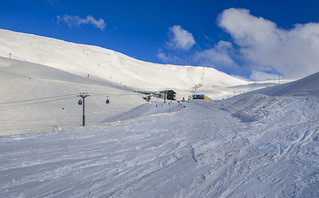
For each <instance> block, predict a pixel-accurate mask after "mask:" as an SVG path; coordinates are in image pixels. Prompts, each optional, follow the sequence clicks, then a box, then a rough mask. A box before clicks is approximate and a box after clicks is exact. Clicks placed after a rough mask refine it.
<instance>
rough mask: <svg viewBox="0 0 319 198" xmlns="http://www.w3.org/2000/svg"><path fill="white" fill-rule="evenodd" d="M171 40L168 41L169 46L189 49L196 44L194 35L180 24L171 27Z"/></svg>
mask: <svg viewBox="0 0 319 198" xmlns="http://www.w3.org/2000/svg"><path fill="white" fill-rule="evenodd" d="M169 36H170V40H169V42H168V43H167V46H168V47H169V48H173V49H182V50H189V49H190V48H192V47H193V46H194V45H195V43H196V42H195V40H194V37H193V35H192V34H191V33H189V32H188V31H187V30H184V29H183V28H182V27H181V26H180V25H174V26H173V27H170V28H169Z"/></svg>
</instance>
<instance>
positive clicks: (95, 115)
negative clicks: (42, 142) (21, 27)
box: [0, 58, 145, 135]
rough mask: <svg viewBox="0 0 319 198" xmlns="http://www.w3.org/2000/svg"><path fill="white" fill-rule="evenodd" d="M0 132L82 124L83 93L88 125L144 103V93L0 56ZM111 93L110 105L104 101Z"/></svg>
mask: <svg viewBox="0 0 319 198" xmlns="http://www.w3.org/2000/svg"><path fill="white" fill-rule="evenodd" d="M0 75H1V78H0V83H1V84H2V86H1V89H0V94H1V95H2V98H1V100H0V120H1V125H0V134H1V135H6V134H13V133H21V131H23V132H24V133H25V132H36V131H43V130H53V129H57V128H60V127H68V126H69V127H70V126H80V125H81V121H82V106H79V105H78V104H77V101H78V100H79V99H80V98H78V97H77V95H79V94H80V93H81V92H88V93H90V94H91V96H90V97H88V98H87V99H86V103H87V104H86V111H87V112H86V114H87V116H86V118H87V124H93V123H97V122H100V121H102V120H104V119H105V118H106V117H109V116H114V115H116V114H118V113H122V112H125V111H128V110H129V109H132V108H134V107H136V106H137V105H139V104H142V103H144V102H145V101H144V100H143V99H142V95H140V94H137V93H135V92H133V91H132V90H129V89H127V88H123V87H119V86H117V85H114V84H110V83H108V82H105V81H101V80H99V79H94V78H89V79H88V78H85V77H81V76H77V75H74V74H70V73H67V72H64V71H61V70H57V69H54V68H52V67H47V66H43V65H38V64H33V63H28V62H23V61H15V60H11V59H7V58H0ZM107 96H109V99H110V101H111V102H110V104H105V100H106V99H107Z"/></svg>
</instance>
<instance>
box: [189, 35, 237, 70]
mask: <svg viewBox="0 0 319 198" xmlns="http://www.w3.org/2000/svg"><path fill="white" fill-rule="evenodd" d="M233 56H234V48H233V44H232V43H230V42H227V41H219V42H218V44H217V45H215V47H214V48H211V49H207V50H204V51H200V52H197V53H195V55H194V60H195V61H196V62H199V64H201V65H205V66H212V67H215V68H219V67H227V68H237V67H238V65H237V64H236V63H235V62H234V60H233V58H232V57H233Z"/></svg>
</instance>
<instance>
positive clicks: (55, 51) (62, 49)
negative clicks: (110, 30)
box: [0, 30, 248, 97]
mask: <svg viewBox="0 0 319 198" xmlns="http://www.w3.org/2000/svg"><path fill="white" fill-rule="evenodd" d="M0 56H2V57H7V58H11V59H17V60H23V61H28V62H33V63H37V64H42V65H46V66H50V67H54V68H57V69H60V70H63V71H67V72H70V73H73V74H77V75H82V76H87V75H88V74H89V75H91V76H95V77H99V78H101V79H104V80H107V81H110V82H114V83H118V84H121V85H125V86H128V87H134V88H138V89H144V90H158V89H167V88H174V89H180V90H191V89H192V87H194V86H195V85H198V84H202V90H203V91H206V92H209V90H212V86H214V87H231V86H238V85H246V84H248V82H247V81H245V80H242V79H239V78H236V77H232V76H229V75H227V74H225V73H223V72H220V71H217V70H216V69H213V68H207V67H193V66H175V65H162V64H155V63H149V62H144V61H140V60H136V59H133V58H130V57H128V56H126V55H123V54H121V53H118V52H115V51H112V50H108V49H104V48H101V47H97V46H90V45H83V44H75V43H71V42H66V41H62V40H57V39H52V38H46V37H41V36H36V35H31V34H25V33H17V32H12V31H8V30H0ZM216 95H218V93H216ZM216 95H215V96H213V97H216Z"/></svg>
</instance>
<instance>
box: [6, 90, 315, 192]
mask: <svg viewBox="0 0 319 198" xmlns="http://www.w3.org/2000/svg"><path fill="white" fill-rule="evenodd" d="M268 100H269V99H268ZM276 100H281V101H282V102H281V103H277V104H276V105H273V106H272V107H270V108H269V109H268V112H269V114H267V115H264V116H261V117H259V118H258V119H255V121H254V122H241V120H239V119H238V118H236V117H233V116H232V114H231V113H229V112H228V111H223V110H219V109H218V108H214V107H213V106H212V104H211V102H209V101H199V104H196V103H185V104H184V105H185V106H186V108H183V107H179V105H178V104H177V103H173V104H171V105H172V106H171V107H176V108H180V109H179V111H176V112H175V113H172V114H169V113H166V112H163V113H160V112H161V111H162V110H163V109H165V110H167V108H169V105H168V104H165V105H164V106H161V105H160V104H161V103H156V102H154V103H153V104H148V105H147V107H146V108H147V109H148V112H154V113H155V114H157V116H151V115H149V114H145V108H136V109H135V110H133V111H134V112H131V113H130V114H131V115H134V114H136V115H142V116H140V117H138V118H135V116H128V117H127V118H129V117H130V118H129V119H126V120H124V121H123V122H114V123H105V124H101V125H98V126H94V127H93V126H92V127H88V128H86V129H77V130H75V131H73V130H67V131H60V132H55V133H50V134H42V135H41V134H38V135H36V134H34V135H29V136H19V137H14V136H13V137H6V138H1V143H0V147H1V148H0V149H1V151H2V152H1V154H0V167H1V168H0V175H1V177H2V180H1V181H0V182H1V185H0V188H1V190H0V196H2V197H17V196H21V197H57V196H59V197H154V196H155V197H317V196H318V195H319V191H318V184H319V175H318V168H319V141H318V139H319V124H318V123H319V120H318V119H319V114H318V112H319V105H318V97H317V96H310V97H308V100H306V98H305V97H280V98H276ZM253 101H254V100H250V103H251V104H250V105H251V106H254V102H253ZM213 103H218V102H213ZM156 105H158V106H157V107H156ZM144 106H145V105H144ZM255 106H258V105H255ZM155 114H154V115H155ZM65 132H67V133H65Z"/></svg>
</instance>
